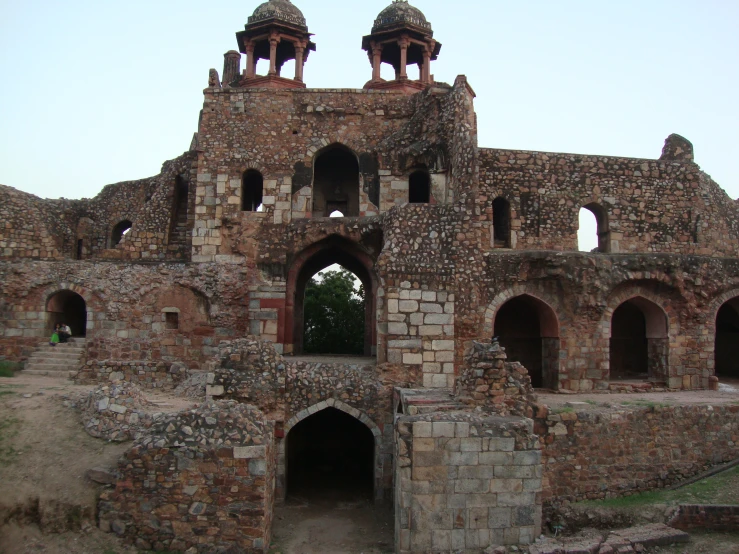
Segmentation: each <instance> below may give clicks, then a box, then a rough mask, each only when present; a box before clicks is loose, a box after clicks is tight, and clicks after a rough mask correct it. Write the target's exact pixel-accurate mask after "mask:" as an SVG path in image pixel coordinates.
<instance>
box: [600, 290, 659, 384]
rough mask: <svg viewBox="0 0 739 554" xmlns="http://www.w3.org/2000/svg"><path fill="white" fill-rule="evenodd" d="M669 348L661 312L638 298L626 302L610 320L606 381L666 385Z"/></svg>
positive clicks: (649, 302)
mask: <svg viewBox="0 0 739 554" xmlns="http://www.w3.org/2000/svg"><path fill="white" fill-rule="evenodd" d="M669 347H670V343H669V338H668V325H667V315H666V314H665V312H664V311H663V310H662V308H660V307H659V306H657V304H655V303H654V302H651V301H649V300H647V299H646V298H642V297H636V298H632V299H630V300H627V301H626V302H624V303H623V304H621V305H620V306H619V307H618V308H617V309H616V311H614V312H613V317H612V318H611V340H610V379H611V380H612V381H617V380H649V381H654V382H664V381H666V380H667V368H668V354H669Z"/></svg>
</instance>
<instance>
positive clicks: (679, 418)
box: [534, 406, 739, 503]
mask: <svg viewBox="0 0 739 554" xmlns="http://www.w3.org/2000/svg"><path fill="white" fill-rule="evenodd" d="M540 415H544V414H540ZM534 430H535V432H536V433H537V434H539V435H540V437H541V439H542V452H543V464H544V501H545V502H546V503H559V502H562V501H570V502H575V501H580V500H587V499H596V498H607V497H612V496H622V495H624V494H628V493H634V492H639V491H646V490H652V489H657V488H663V487H666V486H670V485H672V484H675V483H677V482H679V481H681V480H684V479H687V478H689V477H693V476H694V475H697V474H698V473H700V472H702V471H703V470H705V469H708V468H710V467H712V466H715V465H718V464H721V463H725V462H728V461H731V460H734V459H736V457H737V450H736V445H737V441H739V406H713V407H712V406H653V407H643V408H639V407H633V408H631V407H630V408H622V409H619V410H617V411H615V412H607V413H599V412H594V411H588V412H583V411H580V412H575V411H572V412H570V411H560V412H559V413H557V411H556V410H555V411H553V412H551V413H549V414H548V415H546V417H540V418H538V419H537V420H536V426H535V429H534Z"/></svg>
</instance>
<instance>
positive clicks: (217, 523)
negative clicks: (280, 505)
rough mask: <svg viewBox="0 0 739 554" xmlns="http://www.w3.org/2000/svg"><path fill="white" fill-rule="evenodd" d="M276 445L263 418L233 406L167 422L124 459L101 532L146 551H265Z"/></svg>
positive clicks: (102, 513) (104, 503) (108, 495)
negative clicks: (117, 537)
mask: <svg viewBox="0 0 739 554" xmlns="http://www.w3.org/2000/svg"><path fill="white" fill-rule="evenodd" d="M273 444H274V429H273V425H271V424H270V423H269V422H268V421H267V420H266V419H265V418H264V415H263V414H262V413H261V412H260V411H258V410H257V409H255V408H254V407H251V406H246V405H242V404H237V403H235V402H218V403H213V402H212V403H208V404H204V405H203V406H201V407H200V408H198V409H196V410H192V411H188V412H183V413H180V414H177V415H175V416H171V417H167V418H163V419H162V420H160V421H158V422H157V423H156V424H155V425H154V426H153V427H152V432H151V434H149V435H147V436H146V437H145V438H143V439H141V440H139V441H137V442H136V443H135V444H134V446H133V448H131V450H129V451H128V452H127V453H126V454H125V455H124V457H123V458H122V459H121V461H120V463H119V465H118V470H119V473H120V475H121V477H120V480H119V481H118V482H117V483H116V486H115V489H114V490H111V491H105V492H103V494H102V495H101V497H100V498H101V500H100V510H99V518H100V528H101V529H103V530H104V531H113V532H114V533H116V534H117V535H119V536H121V537H123V538H124V539H125V540H126V542H127V543H133V544H135V545H136V547H137V548H139V549H141V550H157V551H161V550H176V551H185V550H188V549H190V548H193V547H194V548H195V549H196V550H197V552H199V553H202V554H205V553H210V552H214V551H216V550H218V549H224V550H228V549H233V551H239V552H242V551H245V552H265V551H266V550H267V548H268V547H269V541H270V537H271V531H272V507H273V504H274V475H275V454H274V447H273ZM229 551H231V550H229Z"/></svg>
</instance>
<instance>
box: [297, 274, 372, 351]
mask: <svg viewBox="0 0 739 554" xmlns="http://www.w3.org/2000/svg"><path fill="white" fill-rule="evenodd" d="M354 280H355V277H354V275H353V274H351V273H349V272H348V271H346V270H341V271H327V272H325V273H323V274H322V278H321V279H320V280H319V279H316V277H314V278H313V279H312V280H311V281H310V283H308V286H307V287H306V289H305V303H304V309H303V315H304V319H305V334H304V338H303V350H304V352H305V353H306V354H348V355H361V354H363V353H364V301H365V295H364V288H363V287H360V288H359V291H355V290H354Z"/></svg>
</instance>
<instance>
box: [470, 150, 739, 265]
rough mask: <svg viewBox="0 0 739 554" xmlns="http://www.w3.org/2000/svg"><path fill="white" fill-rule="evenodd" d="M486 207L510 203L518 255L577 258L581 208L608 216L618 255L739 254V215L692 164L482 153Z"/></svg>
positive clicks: (612, 245) (482, 195) (612, 246)
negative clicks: (539, 252)
mask: <svg viewBox="0 0 739 554" xmlns="http://www.w3.org/2000/svg"><path fill="white" fill-rule="evenodd" d="M480 158H481V174H482V175H481V191H480V198H479V201H480V202H483V203H490V204H492V202H493V200H494V199H495V198H496V197H503V198H505V199H506V200H508V201H509V202H510V207H511V219H510V222H511V224H510V226H511V233H512V237H511V238H512V243H513V247H514V248H516V249H519V250H529V249H546V250H577V248H578V244H577V231H578V227H579V224H578V216H579V212H580V208H582V207H584V206H588V205H590V204H597V205H598V206H600V207H601V208H603V209H604V211H605V213H606V214H607V230H608V231H609V233H610V237H609V242H610V248H609V250H608V251H611V252H614V253H627V252H673V253H678V254H698V255H704V256H714V255H718V256H736V255H737V254H738V253H739V240H737V238H736V237H737V235H739V210H737V206H736V203H735V202H734V201H733V200H732V199H731V198H729V196H728V195H727V194H726V193H725V192H724V191H723V190H721V188H720V187H719V186H718V185H717V184H716V183H715V182H714V181H713V180H711V178H710V177H709V176H708V175H706V174H705V173H703V172H702V171H700V168H699V167H698V166H697V165H696V164H695V163H693V162H692V161H689V160H672V159H659V160H646V159H632V158H619V157H610V156H587V155H577V154H559V153H544V152H526V151H515V150H500V149H481V150H480Z"/></svg>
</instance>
